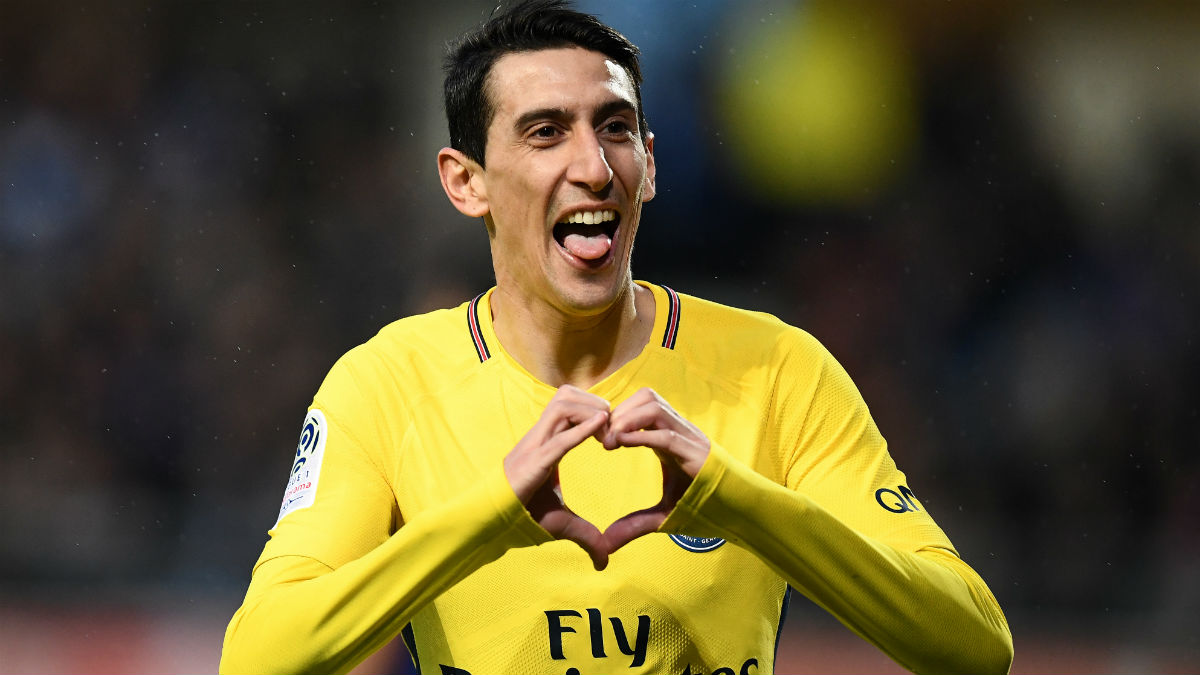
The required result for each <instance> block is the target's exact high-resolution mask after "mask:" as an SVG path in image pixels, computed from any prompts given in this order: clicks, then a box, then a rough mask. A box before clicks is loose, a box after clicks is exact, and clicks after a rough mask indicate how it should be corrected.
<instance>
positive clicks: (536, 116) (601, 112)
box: [513, 98, 637, 133]
mask: <svg viewBox="0 0 1200 675" xmlns="http://www.w3.org/2000/svg"><path fill="white" fill-rule="evenodd" d="M636 110H637V108H636V107H635V106H634V105H633V103H632V102H630V101H629V100H627V99H625V98H614V99H612V100H611V101H608V102H607V103H604V104H603V105H601V106H600V107H599V108H598V109H597V110H596V114H595V115H594V116H593V119H592V123H593V124H596V123H599V122H600V121H601V120H603V119H604V118H606V117H611V116H613V115H615V114H617V113H623V112H630V113H633V112H635V111H636ZM570 118H571V113H570V112H568V111H567V109H566V108H537V109H536V110H530V111H528V112H525V113H522V114H521V115H520V116H518V117H517V120H516V121H515V122H513V128H514V129H515V130H516V131H517V132H518V133H521V132H523V131H524V130H525V128H526V127H528V126H529V125H531V124H533V123H535V122H538V121H541V120H551V121H554V122H560V123H566V122H567V121H569V120H570Z"/></svg>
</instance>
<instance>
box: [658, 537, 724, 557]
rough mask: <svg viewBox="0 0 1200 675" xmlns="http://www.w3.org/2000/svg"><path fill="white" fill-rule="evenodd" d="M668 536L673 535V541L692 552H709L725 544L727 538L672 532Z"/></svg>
mask: <svg viewBox="0 0 1200 675" xmlns="http://www.w3.org/2000/svg"><path fill="white" fill-rule="evenodd" d="M667 536H669V537H671V541H673V542H675V543H676V544H679V547H680V548H682V549H683V550H685V551H691V552H692V553H708V552H709V551H715V550H717V549H719V548H721V547H722V546H724V545H725V540H724V539H719V538H717V537H689V536H687V535H686V534H671V535H667Z"/></svg>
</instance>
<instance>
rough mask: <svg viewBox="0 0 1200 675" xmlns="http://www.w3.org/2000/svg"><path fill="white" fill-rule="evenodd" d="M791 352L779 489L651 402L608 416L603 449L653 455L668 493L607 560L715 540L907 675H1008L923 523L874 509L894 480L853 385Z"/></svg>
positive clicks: (999, 622) (779, 387)
mask: <svg viewBox="0 0 1200 675" xmlns="http://www.w3.org/2000/svg"><path fill="white" fill-rule="evenodd" d="M799 344H800V346H801V348H803V349H808V350H809V353H808V354H807V355H806V356H805V361H804V365H805V367H801V368H797V367H795V365H788V364H787V362H786V360H785V362H784V365H783V366H781V368H780V369H779V370H780V371H781V372H783V376H782V378H781V381H777V382H776V384H775V386H774V387H772V391H775V392H777V393H778V396H777V397H776V399H775V400H776V403H775V405H776V409H775V410H773V411H772V412H771V413H770V414H772V415H775V416H777V417H779V418H780V419H785V418H786V420H785V421H790V422H791V427H786V423H785V424H784V425H783V426H784V427H785V428H784V430H783V432H782V433H781V434H780V438H781V443H785V444H786V447H788V448H790V450H787V451H785V452H782V453H781V454H782V456H783V457H784V463H785V464H786V466H784V467H782V468H781V469H780V470H779V472H780V475H779V476H778V477H777V478H776V479H772V478H768V477H767V476H764V475H762V474H760V473H758V472H756V471H755V470H754V469H753V468H751V467H749V466H747V465H746V464H744V463H743V462H741V461H740V460H738V459H737V458H735V457H732V456H730V455H729V453H727V452H726V451H724V450H723V449H722V448H720V447H719V446H718V445H716V444H713V443H711V442H710V441H709V439H708V438H707V437H706V436H705V435H704V434H703V433H702V432H700V430H699V429H696V428H695V427H694V426H693V425H691V424H690V423H689V422H688V421H687V420H685V419H683V418H682V417H681V416H680V415H679V414H678V413H676V412H675V411H674V410H673V409H671V407H670V406H669V405H668V404H667V402H666V401H664V400H662V399H661V397H659V396H658V395H657V394H655V393H654V392H652V391H650V390H644V391H642V392H639V393H638V394H637V395H635V396H634V397H632V398H631V399H630V400H629V401H627V402H625V403H622V404H621V405H620V406H618V407H617V408H616V409H614V410H613V413H612V422H611V423H610V429H609V432H608V435H607V437H606V439H605V445H606V447H609V448H610V449H611V448H616V447H618V446H632V445H646V446H648V447H651V448H654V449H655V451H656V452H657V453H658V454H659V457H660V459H661V460H662V462H663V476H664V489H663V500H662V502H660V503H659V504H658V505H657V506H655V507H653V508H651V509H646V510H645V511H642V512H638V513H635V514H631V515H629V516H627V517H625V518H622V519H621V520H619V521H617V522H616V523H614V524H613V525H612V526H610V527H609V529H608V530H607V531H606V532H605V536H606V537H607V538H608V539H609V540H610V548H611V549H612V550H615V549H616V548H618V547H620V546H621V545H623V544H624V543H626V542H628V541H630V540H632V539H634V538H636V537H638V536H641V535H643V534H645V533H648V532H653V531H659V532H673V533H687V534H691V535H699V536H706V537H723V538H725V539H728V540H730V541H734V542H736V543H738V545H740V546H741V547H743V548H745V549H747V550H749V551H751V552H753V553H755V554H756V555H757V556H758V557H759V558H760V559H761V560H763V561H764V562H765V563H767V564H768V565H770V566H771V567H772V568H773V569H775V570H776V571H777V572H778V573H779V574H780V575H781V576H782V577H783V578H784V579H786V580H787V581H788V583H789V584H791V585H792V587H794V588H796V589H797V590H799V591H800V592H802V593H804V594H805V595H807V596H808V597H809V598H811V599H812V600H813V601H815V602H816V603H817V604H819V605H821V606H822V607H824V608H825V609H826V610H828V611H829V612H831V613H832V614H834V616H836V617H837V618H838V619H839V620H841V621H842V622H843V623H844V624H846V625H847V626H848V627H850V628H851V629H852V630H854V631H855V632H856V633H858V634H859V635H860V636H862V637H863V638H865V639H866V640H868V641H869V642H871V643H873V644H875V645H876V646H878V647H879V648H880V649H882V650H883V651H884V652H885V653H887V654H888V655H889V656H890V657H891V658H893V659H894V660H896V661H897V662H899V663H900V664H902V665H904V666H905V667H906V668H909V669H911V670H914V671H917V672H979V673H984V672H1006V671H1007V670H1008V668H1009V666H1010V664H1011V661H1012V638H1011V635H1010V634H1009V630H1008V626H1007V623H1006V622H1005V619H1004V616H1003V614H1002V613H1001V611H1000V609H999V606H998V605H997V603H996V601H995V599H994V597H993V596H992V594H991V593H990V591H989V590H988V589H987V586H986V585H985V584H984V583H983V581H982V580H981V579H980V578H979V576H978V575H977V574H976V573H975V572H974V571H973V570H972V569H971V568H970V567H969V566H967V565H966V564H965V563H964V562H962V560H960V559H959V558H958V557H957V555H956V554H955V553H954V551H953V548H952V547H951V545H950V542H949V541H948V540H947V539H946V538H945V535H943V534H942V533H941V530H940V529H939V528H937V526H936V524H935V523H933V521H932V519H931V518H929V516H928V514H927V513H925V512H924V511H923V510H922V511H916V510H914V511H912V512H906V513H904V514H895V513H891V512H888V511H886V510H884V509H882V508H881V507H880V506H879V505H878V503H876V501H875V499H874V495H875V490H877V489H879V488H881V487H885V486H890V487H891V488H892V489H893V490H894V489H896V487H897V486H898V485H902V484H904V482H905V481H904V477H903V474H902V473H900V472H899V471H898V470H897V469H896V468H895V464H894V463H893V462H892V461H891V458H890V456H888V454H887V451H886V445H885V444H884V442H883V439H882V437H880V436H879V434H878V430H877V429H876V428H875V425H874V423H873V422H872V421H871V419H870V415H869V414H868V413H867V411H866V405H865V404H864V403H863V402H862V398H861V396H860V395H859V394H858V392H857V389H855V388H854V386H853V383H852V382H850V379H849V376H848V375H846V373H845V371H844V370H842V369H841V367H840V366H839V365H838V364H837V362H836V361H834V360H833V358H832V356H829V355H828V352H825V351H824V349H823V348H821V347H820V346H819V345H817V344H816V342H815V341H814V340H811V338H808V340H807V341H802V342H800V343H799ZM813 354H816V357H817V358H816V360H815V361H814V360H813V359H812V358H811V357H812V356H813ZM813 365H815V367H813ZM796 372H801V373H804V374H806V375H808V374H812V375H811V376H809V377H795V376H794V374H795V373H796ZM788 412H790V413H792V414H790V415H788V414H787V413H788ZM768 454H772V453H768Z"/></svg>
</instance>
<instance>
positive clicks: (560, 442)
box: [540, 410, 608, 465]
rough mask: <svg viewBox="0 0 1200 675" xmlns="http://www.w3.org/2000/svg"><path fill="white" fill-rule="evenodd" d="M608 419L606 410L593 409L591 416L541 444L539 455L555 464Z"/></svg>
mask: <svg viewBox="0 0 1200 675" xmlns="http://www.w3.org/2000/svg"><path fill="white" fill-rule="evenodd" d="M607 421H608V412H606V411H603V410H600V411H593V412H592V415H591V417H589V418H587V419H585V420H583V421H581V422H579V423H577V424H575V425H574V426H572V427H568V428H566V429H563V430H562V431H559V432H557V433H555V434H554V435H553V436H551V437H550V438H548V439H547V440H546V441H545V442H544V443H542V445H541V448H540V450H541V453H540V454H541V456H542V458H543V460H545V461H547V462H549V464H550V465H553V464H556V463H557V462H558V461H559V460H560V459H562V457H563V455H565V454H567V451H568V450H570V449H571V448H574V447H575V446H577V445H579V444H580V443H582V442H583V441H584V440H586V439H587V438H588V437H589V436H592V435H594V434H595V433H596V432H597V431H599V430H600V428H601V427H603V426H604V424H605V423H606V422H607Z"/></svg>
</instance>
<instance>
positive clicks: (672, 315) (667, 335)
mask: <svg viewBox="0 0 1200 675" xmlns="http://www.w3.org/2000/svg"><path fill="white" fill-rule="evenodd" d="M662 289H663V290H664V291H666V292H667V301H668V306H667V328H666V330H664V331H663V339H662V346H664V347H666V348H667V349H675V338H676V337H678V335H679V296H678V295H677V294H676V293H675V291H673V290H671V289H670V288H668V287H666V286H663V287H662Z"/></svg>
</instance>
